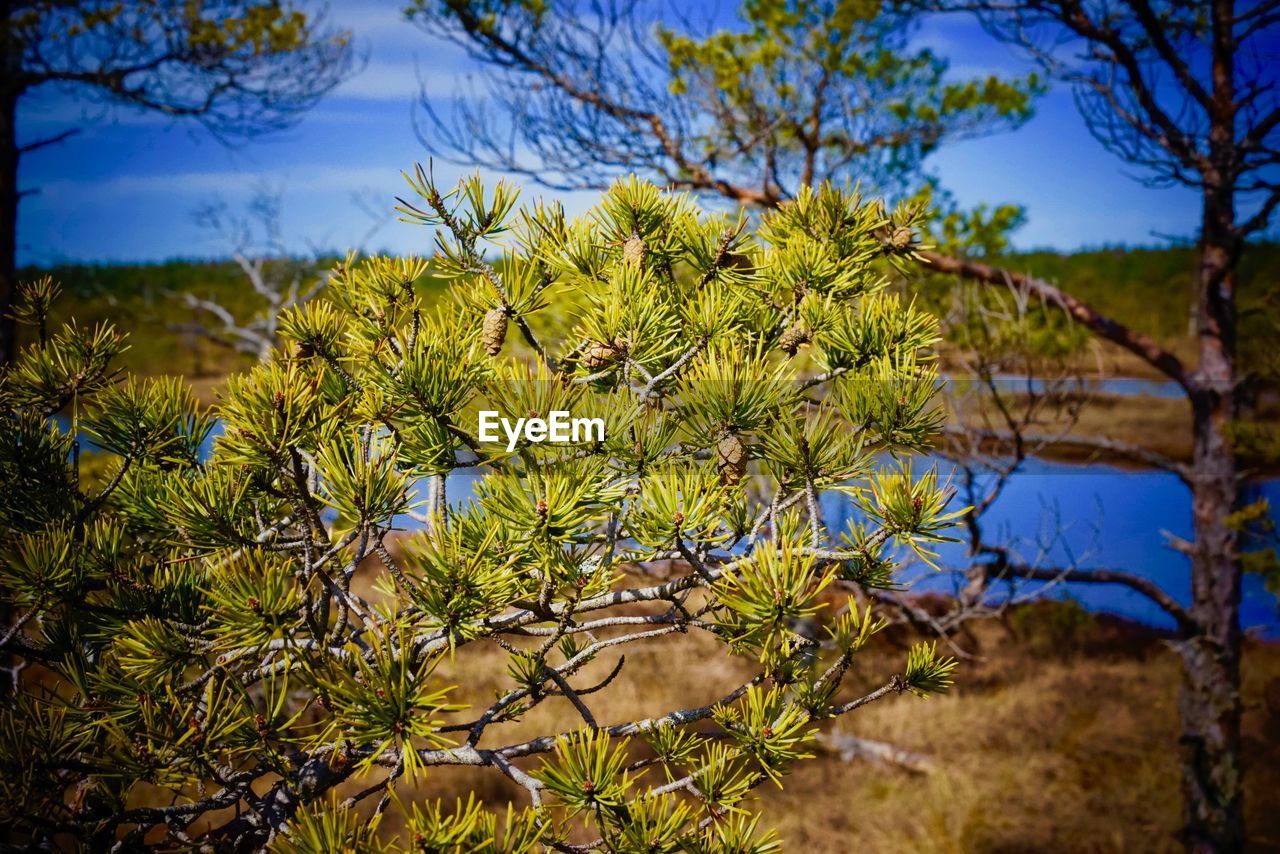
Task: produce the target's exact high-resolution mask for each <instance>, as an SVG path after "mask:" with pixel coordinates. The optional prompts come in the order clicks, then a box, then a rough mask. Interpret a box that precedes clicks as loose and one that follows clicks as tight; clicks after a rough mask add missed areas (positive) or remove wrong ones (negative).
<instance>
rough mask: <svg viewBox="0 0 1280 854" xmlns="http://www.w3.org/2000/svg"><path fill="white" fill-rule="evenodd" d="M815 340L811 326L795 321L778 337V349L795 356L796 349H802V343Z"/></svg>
mask: <svg viewBox="0 0 1280 854" xmlns="http://www.w3.org/2000/svg"><path fill="white" fill-rule="evenodd" d="M812 340H813V333H811V332H810V331H809V327H808V326H807V325H805V324H804V323H794V324H792V325H791V326H790V327H788V328H787V330H786V331H785V332H783V333H782V335H781V336H779V338H778V349H780V350H782V352H784V353H786V354H787V355H788V356H794V355H795V354H796V351H797V350H799V349H800V345H801V344H808V343H809V342H810V341H812Z"/></svg>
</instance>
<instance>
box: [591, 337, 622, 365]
mask: <svg viewBox="0 0 1280 854" xmlns="http://www.w3.org/2000/svg"><path fill="white" fill-rule="evenodd" d="M621 355H622V345H621V344H620V343H619V342H618V341H614V342H613V343H612V344H608V343H605V342H603V341H593V342H591V344H589V345H588V346H587V349H586V350H585V351H584V352H583V354H582V366H583V367H584V368H586V369H587V370H590V371H598V370H600V369H601V368H605V367H608V366H609V365H612V364H613V363H614V362H616V361H617V360H618V357H619V356H621Z"/></svg>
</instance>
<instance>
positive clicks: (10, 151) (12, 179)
mask: <svg viewBox="0 0 1280 854" xmlns="http://www.w3.org/2000/svg"><path fill="white" fill-rule="evenodd" d="M17 113H18V95H17V93H15V92H11V91H5V90H3V89H0V364H8V363H9V362H11V361H13V356H14V353H15V351H16V349H17V343H16V341H15V332H16V331H17V324H15V323H14V321H13V318H11V317H10V316H9V312H10V310H11V309H12V308H13V293H14V289H15V287H16V286H17V265H18V261H17V255H18V140H17V132H18V129H17Z"/></svg>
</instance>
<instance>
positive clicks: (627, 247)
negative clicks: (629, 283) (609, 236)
mask: <svg viewBox="0 0 1280 854" xmlns="http://www.w3.org/2000/svg"><path fill="white" fill-rule="evenodd" d="M644 255H645V247H644V241H643V240H641V239H640V235H638V234H636V233H634V232H632V234H631V236H630V237H628V238H627V239H626V242H624V243H623V244H622V262H623V263H624V264H626V265H627V266H628V267H636V268H639V267H640V265H641V264H643V263H644Z"/></svg>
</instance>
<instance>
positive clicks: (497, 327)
mask: <svg viewBox="0 0 1280 854" xmlns="http://www.w3.org/2000/svg"><path fill="white" fill-rule="evenodd" d="M480 340H481V341H482V342H484V349H485V352H486V353H488V354H489V355H490V356H496V355H498V353H499V352H500V351H501V350H502V342H504V341H506V340H507V312H506V310H505V309H502V308H491V309H489V310H488V311H486V312H485V314H484V324H483V325H482V326H481V327H480Z"/></svg>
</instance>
